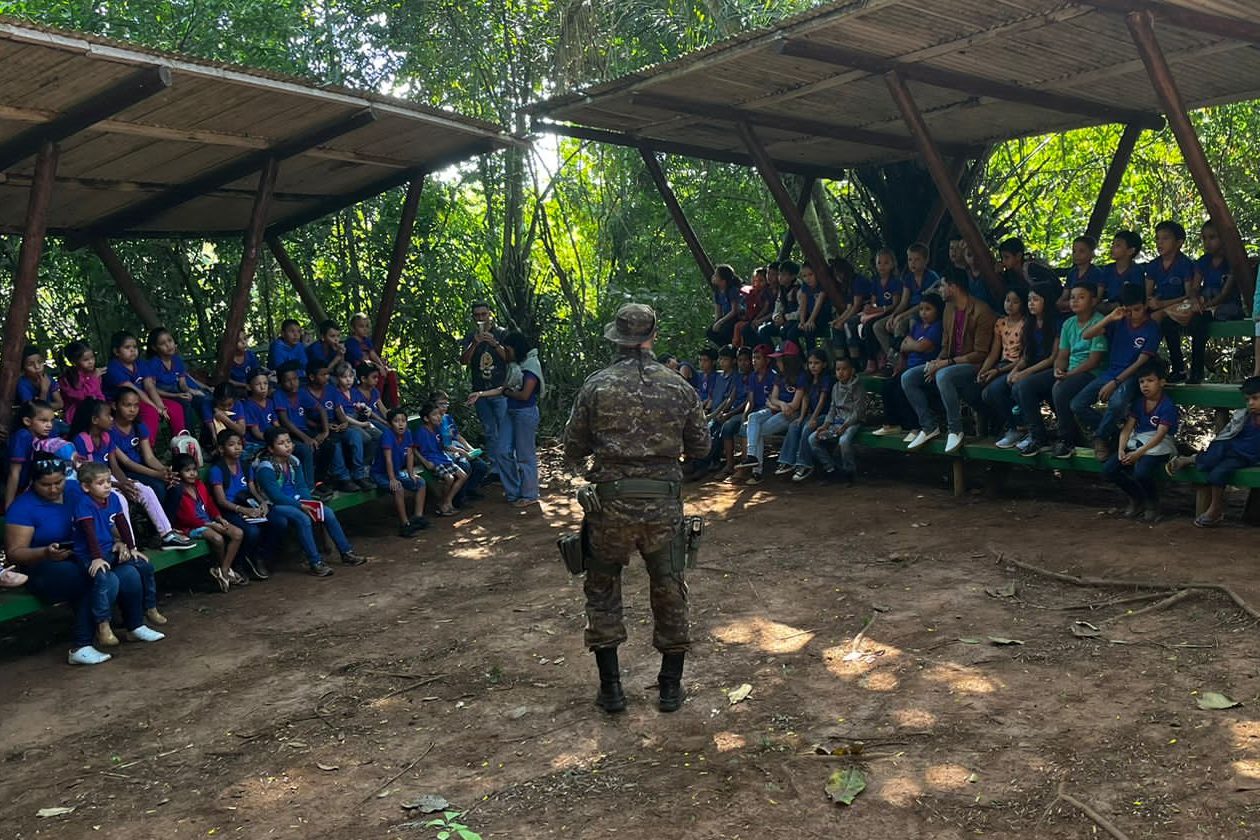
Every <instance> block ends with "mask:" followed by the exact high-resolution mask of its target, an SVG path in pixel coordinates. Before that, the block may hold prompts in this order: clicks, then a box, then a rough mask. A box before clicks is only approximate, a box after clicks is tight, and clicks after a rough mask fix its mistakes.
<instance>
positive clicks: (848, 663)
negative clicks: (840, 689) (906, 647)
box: [823, 639, 902, 691]
mask: <svg viewBox="0 0 1260 840" xmlns="http://www.w3.org/2000/svg"><path fill="white" fill-rule="evenodd" d="M901 655H902V651H901V648H898V647H894V646H893V645H889V644H885V643H884V642H880V641H878V640H876V639H866V640H865V641H863V642H862V647H861V648H860V649H859V650H857V651H856V652H855V651H853V650H852V644H851V643H849V642H845V643H844V644H842V645H836V646H834V647H829V648H827V649H826V650H825V651H823V661H824V662H825V663H827V670H828V671H830V672H831V673H832V674H834V675H836V676H837V677H842V678H844V679H850V680H851V679H857V678H858V677H861V676H863V675H865V674H870V673H872V672H873V671H875V670H876V669H877V668H879V667H880V666H881V665H893V666H895V665H896V664H897V662H898V660H900V659H901ZM889 676H890V677H892V679H893V681H894V683H895V682H896V677H893V676H892V674H889ZM876 685H887V683H886V682H884V683H877V684H876ZM895 687H896V685H895V684H894V685H893V688H895ZM870 688H871V690H872V691H891V690H892V689H891V688H878V687H875V686H870Z"/></svg>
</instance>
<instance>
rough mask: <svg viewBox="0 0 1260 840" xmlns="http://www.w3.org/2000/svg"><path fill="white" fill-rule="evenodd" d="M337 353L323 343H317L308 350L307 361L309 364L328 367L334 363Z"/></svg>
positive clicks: (309, 346)
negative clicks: (313, 363) (317, 363)
mask: <svg viewBox="0 0 1260 840" xmlns="http://www.w3.org/2000/svg"><path fill="white" fill-rule="evenodd" d="M336 355H337V351H336V350H334V349H332V348H330V347H329V346H328V345H327V344H325V343H324V342H323V341H316V342H314V343H313V344H310V345H308V346H307V348H306V359H307V361H308V362H319V363H320V364H321V365H325V366H326V365H328V364H329V363H330V362H332V359H333V357H334V356H336Z"/></svg>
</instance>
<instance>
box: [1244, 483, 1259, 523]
mask: <svg viewBox="0 0 1260 840" xmlns="http://www.w3.org/2000/svg"><path fill="white" fill-rule="evenodd" d="M1243 522H1246V523H1247V524H1248V525H1260V488H1252V489H1251V490H1248V491H1247V505H1246V507H1244V508H1243Z"/></svg>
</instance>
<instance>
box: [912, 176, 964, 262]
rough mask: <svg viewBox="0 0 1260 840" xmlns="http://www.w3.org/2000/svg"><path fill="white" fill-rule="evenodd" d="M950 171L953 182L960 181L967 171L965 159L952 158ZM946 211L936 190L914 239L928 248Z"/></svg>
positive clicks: (942, 197) (942, 200) (943, 199)
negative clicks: (934, 198) (934, 199)
mask: <svg viewBox="0 0 1260 840" xmlns="http://www.w3.org/2000/svg"><path fill="white" fill-rule="evenodd" d="M950 173H951V175H952V176H953V179H954V183H955V184H957V183H959V182H960V181H962V177H963V175H965V174H966V173H967V159H966V158H954V165H953V167H952V168H951V170H950ZM947 211H948V208H947V207H946V206H945V198H944V196H942V195H941V194H940V193H939V192H938V193H937V195H936V201H934V202H932V209H930V210H928V214H927V218H925V219H924V220H923V227H921V228H919V236H918V238H916V239H915V242H922V243H923V244H924V245H926V246H928V249H929V250H930V249H931V247H932V239H933V238H934V237H935V236H936V232H937V231H938V230H940V229H941V222H943V221H945V213H946V212H947Z"/></svg>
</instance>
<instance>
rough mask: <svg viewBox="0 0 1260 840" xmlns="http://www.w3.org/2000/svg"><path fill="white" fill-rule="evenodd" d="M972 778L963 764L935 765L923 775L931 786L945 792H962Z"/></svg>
mask: <svg viewBox="0 0 1260 840" xmlns="http://www.w3.org/2000/svg"><path fill="white" fill-rule="evenodd" d="M970 777H971V771H970V770H968V769H967V768H966V767H963V766H962V765H961V764H933V765H932V766H931V767H929V768H928V769H927V770H926V771H925V772H924V773H923V778H924V780H926V781H927V783H928V784H929V785H931V786H932V787H934V788H944V789H945V790H962V789H963V788H965V787H966V786H967V779H969V778H970Z"/></svg>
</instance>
